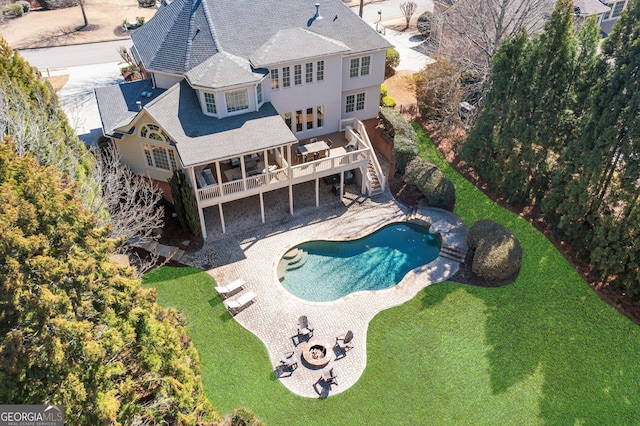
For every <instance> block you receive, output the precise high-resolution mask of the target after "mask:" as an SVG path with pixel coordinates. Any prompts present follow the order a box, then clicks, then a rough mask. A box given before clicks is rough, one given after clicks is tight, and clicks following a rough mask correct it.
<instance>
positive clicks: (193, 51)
mask: <svg viewBox="0 0 640 426" xmlns="http://www.w3.org/2000/svg"><path fill="white" fill-rule="evenodd" d="M316 1H317V2H318V3H319V4H320V15H321V16H322V17H323V19H313V18H314V15H315V11H316V9H315V7H314V4H315V3H316ZM291 28H298V29H305V30H307V31H309V32H311V33H314V34H317V35H320V36H323V37H325V39H324V40H322V41H321V40H320V39H312V40H313V43H322V46H324V47H325V48H327V47H328V45H327V42H328V40H327V39H331V40H335V41H337V42H341V43H343V44H344V45H345V46H347V47H348V48H349V49H351V51H352V52H353V53H355V54H358V53H364V52H369V51H373V50H379V49H387V48H390V47H392V46H391V44H390V43H389V42H387V41H386V40H385V39H384V38H383V37H382V36H380V34H378V33H377V32H376V31H375V30H374V29H373V28H371V27H370V26H369V25H368V24H367V23H365V22H364V21H363V20H362V19H360V18H359V17H358V16H357V15H356V14H355V13H353V12H352V11H351V10H350V9H349V8H348V7H347V6H346V5H345V4H344V3H343V2H342V1H341V0H277V1H265V0H262V1H257V0H254V1H249V0H174V1H173V2H172V3H171V4H169V5H166V6H162V7H161V8H160V9H159V10H158V12H157V13H156V14H155V16H154V17H153V18H152V19H151V20H149V22H147V23H146V24H144V25H143V26H142V27H141V28H139V29H138V30H136V32H135V33H134V34H133V36H132V37H131V38H132V40H133V43H134V46H135V47H134V50H135V54H136V55H137V57H139V58H140V59H142V61H143V63H144V65H145V66H146V68H147V69H149V70H151V71H163V72H169V73H174V74H184V73H185V72H187V71H189V70H190V69H192V68H194V67H195V66H197V65H199V64H200V63H202V62H203V61H204V60H205V59H208V58H209V57H211V56H212V55H213V54H214V53H216V52H218V51H225V52H228V53H230V54H232V55H236V56H239V57H242V58H249V57H251V56H252V55H253V54H254V53H255V55H256V58H258V57H262V54H261V53H260V49H261V48H262V47H263V45H265V43H268V42H269V41H270V40H272V39H273V38H274V37H277V38H278V39H279V42H281V43H283V46H284V47H288V48H289V49H290V52H289V54H290V57H292V58H305V57H310V56H309V51H310V50H318V51H321V50H322V49H321V47H320V46H315V45H308V44H303V43H299V41H298V40H297V39H295V38H294V37H293V36H295V35H296V34H300V33H299V32H291V33H287V32H285V33H281V34H280V35H278V33H279V32H280V31H283V30H288V29H291ZM287 34H288V35H289V36H290V37H287ZM280 40H281V41H280ZM274 53H276V51H275V50H274ZM277 53H278V54H279V55H283V54H284V51H278V52H277Z"/></svg>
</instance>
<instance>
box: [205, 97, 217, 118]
mask: <svg viewBox="0 0 640 426" xmlns="http://www.w3.org/2000/svg"><path fill="white" fill-rule="evenodd" d="M204 103H205V106H206V107H207V112H208V113H209V114H217V113H218V111H217V109H216V97H215V96H214V94H213V93H205V94H204Z"/></svg>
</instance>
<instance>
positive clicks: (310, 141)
mask: <svg viewBox="0 0 640 426" xmlns="http://www.w3.org/2000/svg"><path fill="white" fill-rule="evenodd" d="M314 142H318V138H311V139H309V143H314Z"/></svg>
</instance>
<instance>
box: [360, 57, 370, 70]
mask: <svg viewBox="0 0 640 426" xmlns="http://www.w3.org/2000/svg"><path fill="white" fill-rule="evenodd" d="M369 65H371V56H364V57H363V58H362V61H360V75H369Z"/></svg>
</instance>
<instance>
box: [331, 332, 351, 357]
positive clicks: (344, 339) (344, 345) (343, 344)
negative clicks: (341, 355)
mask: <svg viewBox="0 0 640 426" xmlns="http://www.w3.org/2000/svg"><path fill="white" fill-rule="evenodd" d="M352 340H353V332H352V331H351V330H349V331H347V332H346V333H345V334H343V335H341V336H338V337H336V344H335V346H337V347H339V348H340V350H341V351H342V352H346V351H348V350H349V349H353V343H352V342H351V341H352Z"/></svg>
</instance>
